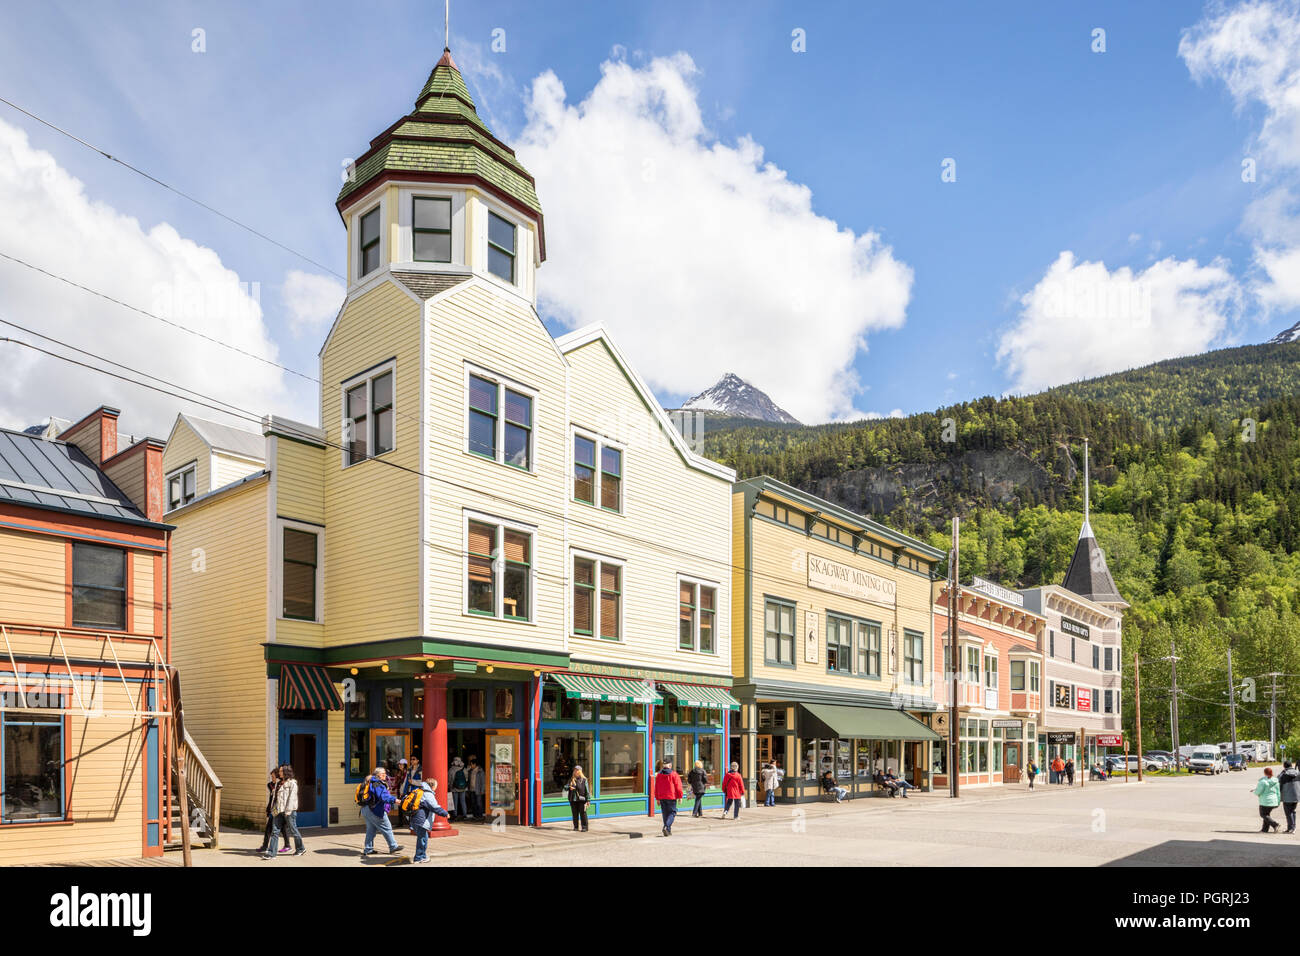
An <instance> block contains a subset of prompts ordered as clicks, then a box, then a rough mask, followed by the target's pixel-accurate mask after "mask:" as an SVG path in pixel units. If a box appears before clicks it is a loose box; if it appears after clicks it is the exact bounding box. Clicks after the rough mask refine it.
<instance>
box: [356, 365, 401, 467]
mask: <svg viewBox="0 0 1300 956" xmlns="http://www.w3.org/2000/svg"><path fill="white" fill-rule="evenodd" d="M395 364H396V363H395V362H393V361H391V360H390V361H388V362H385V363H384V364H383V365H380V366H377V367H376V368H373V369H371V370H369V371H367V372H362V373H361V374H360V375H358V376H356V377H354V378H351V379H349V380H348V381H346V382H344V383H343V467H344V468H346V467H348V466H349V465H355V464H357V463H358V462H361V461H365V460H366V459H367V458H378V457H379V456H380V455H383V454H386V453H387V452H390V451H392V450H393V448H394V446H395V440H396V431H395V427H394V420H393V408H394V406H395V404H396V396H395V392H394V379H395V376H396V369H395Z"/></svg>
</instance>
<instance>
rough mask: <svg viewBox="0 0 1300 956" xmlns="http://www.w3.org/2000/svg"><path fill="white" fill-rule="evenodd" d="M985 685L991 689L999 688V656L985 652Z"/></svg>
mask: <svg viewBox="0 0 1300 956" xmlns="http://www.w3.org/2000/svg"><path fill="white" fill-rule="evenodd" d="M984 686H985V687H986V688H988V689H989V690H997V689H998V656H997V655H996V654H992V653H990V652H988V651H985V652H984Z"/></svg>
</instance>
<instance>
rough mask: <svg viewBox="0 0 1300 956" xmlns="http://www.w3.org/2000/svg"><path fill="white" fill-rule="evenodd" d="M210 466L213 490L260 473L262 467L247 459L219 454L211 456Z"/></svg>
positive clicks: (260, 464)
mask: <svg viewBox="0 0 1300 956" xmlns="http://www.w3.org/2000/svg"><path fill="white" fill-rule="evenodd" d="M212 465H213V473H212V487H213V488H222V487H224V486H226V485H228V484H230V483H231V482H232V481H238V480H239V479H240V478H243V477H245V476H247V475H251V474H253V473H255V472H259V471H261V470H262V467H263V466H262V463H261V462H254V461H249V460H248V459H247V458H237V457H235V456H234V455H224V454H222V453H221V452H216V453H214V454H213V456H212ZM200 494H202V492H200Z"/></svg>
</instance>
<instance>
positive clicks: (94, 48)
mask: <svg viewBox="0 0 1300 956" xmlns="http://www.w3.org/2000/svg"><path fill="white" fill-rule="evenodd" d="M372 9H373V12H374V14H375V15H368V16H361V15H359V14H358V8H357V7H356V5H355V4H347V5H344V4H341V3H333V2H328V0H314V2H310V3H309V2H291V0H281V2H277V3H275V4H254V3H239V2H222V3H215V2H193V3H185V2H173V3H169V4H166V5H157V4H146V3H142V2H127V0H117V2H94V3H92V2H88V0H87V2H79V3H78V2H54V0H51V2H46V3H42V4H38V5H27V6H24V7H23V8H22V10H21V14H19V13H18V11H17V10H16V9H15V8H12V7H10V8H6V9H4V10H3V11H0V97H2V98H3V99H5V100H8V101H10V102H11V103H13V104H16V105H17V106H18V107H21V108H22V109H23V110H27V111H29V112H30V113H33V114H36V115H38V116H40V117H42V118H43V119H45V120H46V121H48V122H49V123H51V124H54V125H55V126H58V127H60V128H62V129H63V130H65V131H66V132H68V133H70V134H73V135H75V136H76V137H78V138H79V139H81V140H83V141H85V143H89V144H92V145H93V146H94V147H95V149H90V148H87V147H86V146H85V145H81V144H78V143H77V142H75V141H73V140H72V139H70V138H68V137H67V136H64V135H62V134H60V133H58V132H55V131H54V130H51V129H50V128H48V127H46V126H43V125H42V124H41V123H39V122H37V121H36V120H34V119H32V118H31V117H29V116H27V115H24V114H23V113H22V112H19V111H18V110H15V109H13V108H12V107H10V106H8V105H5V104H3V103H0V208H3V209H4V210H5V214H4V215H3V216H0V321H3V322H7V323H12V325H9V326H0V336H7V337H11V338H17V339H22V340H23V341H26V342H28V343H31V344H34V345H39V346H40V347H41V348H44V349H47V350H48V351H52V352H56V353H59V354H62V355H64V356H69V357H75V358H77V359H78V360H79V361H83V362H86V363H88V364H94V365H96V366H97V367H100V368H107V369H108V370H109V371H110V372H112V371H116V372H118V373H119V374H122V375H125V376H127V377H130V378H137V379H138V378H139V377H140V374H141V373H143V374H145V375H148V376H153V378H152V379H149V381H150V382H151V383H152V384H153V385H154V386H155V389H153V390H150V389H146V388H142V387H141V386H139V385H137V384H132V383H129V382H126V381H123V380H122V379H121V378H114V377H112V375H110V374H105V373H103V372H91V371H89V370H87V369H86V368H84V367H82V366H78V365H73V364H71V363H69V362H66V361H61V360H59V359H54V358H51V357H50V356H48V355H45V354H42V353H40V352H37V351H34V350H32V349H30V348H25V347H23V346H19V345H15V344H13V343H12V342H0V357H2V358H0V360H3V361H4V363H5V367H6V369H7V371H8V374H7V375H5V376H2V377H0V424H5V425H10V426H21V425H25V424H30V423H32V422H36V421H39V420H43V419H44V418H46V417H48V416H50V415H56V416H60V417H65V418H75V417H79V416H80V415H81V414H84V413H85V412H86V411H89V410H90V409H92V408H94V407H96V406H98V405H99V404H101V403H107V404H110V405H115V406H116V407H120V408H122V410H123V421H122V427H123V430H124V431H127V432H132V433H135V434H143V433H147V434H151V435H156V436H158V437H165V436H166V433H167V429H168V428H169V426H170V422H171V420H172V419H173V418H174V416H175V413H176V411H177V410H178V408H179V407H180V406H181V403H180V402H179V401H178V400H177V399H176V398H175V397H174V396H172V395H169V394H167V392H170V391H176V390H178V389H185V390H190V391H191V392H192V393H193V394H194V399H195V404H193V405H190V406H188V407H189V408H190V410H192V411H195V412H197V413H199V414H205V415H207V416H208V417H218V418H221V417H224V416H223V415H221V414H218V413H217V410H216V409H213V408H211V407H210V406H211V405H212V404H217V405H219V406H222V408H224V409H225V411H227V412H229V411H230V410H231V408H232V407H233V408H234V409H237V410H238V411H237V412H236V420H238V418H239V417H240V416H242V417H243V419H244V420H245V423H247V419H248V418H249V417H250V416H260V415H262V414H265V413H268V412H273V413H275V414H280V415H285V416H289V417H293V418H298V419H301V420H305V421H309V422H315V421H316V420H317V415H318V413H317V385H316V383H315V381H314V378H315V375H316V372H317V352H318V349H319V347H320V344H321V342H322V341H323V337H324V334H325V332H326V331H327V329H328V326H329V323H330V321H331V320H332V318H333V316H334V313H335V311H336V310H337V307H338V305H339V303H340V301H341V298H342V294H343V287H342V284H341V282H340V280H339V279H338V274H339V273H342V272H343V271H344V261H345V248H344V234H343V228H342V224H341V222H340V220H339V217H338V214H337V212H336V211H335V209H334V205H333V204H334V199H335V197H336V195H337V192H338V188H339V185H340V182H341V174H342V170H343V169H344V168H345V166H346V164H347V162H348V161H349V160H350V159H351V158H353V157H355V156H357V155H359V154H360V153H362V152H363V151H364V150H365V148H366V146H367V144H368V142H369V140H370V139H371V138H372V137H373V136H375V135H377V134H378V133H380V132H381V131H382V130H384V129H385V128H387V127H388V126H389V125H390V124H392V123H393V122H394V121H396V120H397V119H398V118H400V117H401V116H402V115H404V114H405V113H406V112H409V110H410V109H411V107H412V105H413V101H414V98H415V95H416V93H418V91H419V90H420V88H421V86H422V85H423V83H424V80H425V79H426V77H427V75H428V72H429V70H430V69H431V68H432V65H433V63H434V62H436V60H437V58H438V56H439V54H440V51H441V47H442V43H443V4H442V3H441V2H437V0H433V2H430V0H422V2H397V0H394V2H378V3H376V4H374V5H373V8H372ZM451 47H452V50H453V55H454V56H455V58H456V61H457V63H458V64H459V66H460V68H461V69H462V71H463V73H464V75H465V79H466V82H467V84H468V86H469V89H470V91H471V93H472V94H473V96H474V98H475V101H476V103H477V105H478V109H479V112H480V114H481V115H482V116H483V117H484V118H485V120H486V121H487V122H488V124H489V125H490V126H491V128H492V129H493V130H494V132H495V133H496V135H497V136H498V137H499V138H501V139H503V140H504V141H506V142H508V143H510V144H511V145H512V146H514V148H515V149H516V150H517V152H518V154H519V156H520V158H521V160H522V161H523V162H524V164H525V165H526V166H527V168H528V169H529V170H530V171H531V172H532V173H533V175H534V176H535V177H536V180H537V192H538V195H539V197H540V199H541V202H542V206H543V210H544V212H545V215H546V230H547V255H548V258H547V261H546V262H545V263H544V264H543V266H542V268H541V270H540V272H539V274H538V289H539V311H540V313H541V315H542V318H543V319H544V321H545V322H546V323H547V326H548V327H549V328H550V329H551V330H552V332H553V333H555V334H557V335H558V334H562V333H563V332H565V331H567V330H569V329H571V328H574V327H578V326H581V325H585V324H588V323H590V322H595V321H600V322H603V323H604V324H605V325H606V326H607V327H608V328H609V329H610V331H611V333H612V334H613V336H614V337H615V339H616V340H617V341H618V342H619V344H620V346H621V347H622V349H623V351H624V352H625V353H626V354H627V355H628V356H629V358H630V359H631V361H632V362H633V363H634V364H635V365H636V366H637V368H638V370H639V371H640V372H641V374H642V376H643V377H644V378H645V379H646V380H647V381H648V382H649V383H650V385H651V386H652V387H653V388H654V389H655V391H656V393H657V395H658V396H659V398H660V400H661V401H662V402H663V403H664V404H665V405H666V406H668V407H673V406H675V405H677V404H679V403H680V402H681V401H682V400H684V399H685V398H688V397H690V396H691V395H692V394H694V393H696V392H699V391H702V390H704V389H705V388H707V387H708V386H709V385H711V384H713V382H715V381H716V380H717V379H718V378H720V377H721V376H722V375H723V374H724V373H726V372H735V373H737V374H739V375H741V376H742V377H743V378H746V379H747V380H749V381H750V382H751V383H752V384H754V385H756V386H758V387H759V388H761V389H763V390H765V391H766V392H767V393H768V394H769V395H771V397H772V398H773V399H774V400H775V401H776V402H777V403H778V404H779V405H781V406H783V407H784V408H786V409H787V410H789V411H790V412H792V413H793V414H794V415H796V416H797V417H798V418H800V419H801V420H803V421H805V422H809V423H814V422H824V421H831V420H845V419H854V418H863V417H877V416H888V415H891V414H892V415H898V414H908V413H912V412H917V411H925V410H931V409H934V408H936V407H939V406H941V405H944V404H947V403H951V402H956V401H961V400H964V399H971V398H976V397H980V396H983V395H1002V394H1008V393H1024V392H1033V391H1037V390H1040V389H1043V388H1047V387H1050V386H1053V385H1058V384H1062V383H1065V382H1068V381H1073V380H1077V379H1080V378H1086V377H1091V376H1095V375H1100V374H1105V373H1107V372H1112V371H1118V370H1121V369H1124V368H1130V367H1135V366H1138V365H1142V364H1146V363H1148V362H1152V361H1158V360H1160V359H1163V358H1170V357H1173V356H1177V355H1186V354H1193V353H1196V352H1201V351H1205V350H1207V349H1211V348H1220V347H1225V346H1231V345H1239V344H1249V343H1255V342H1260V341H1263V340H1265V339H1267V338H1269V337H1271V336H1272V335H1273V334H1275V333H1277V332H1278V331H1280V330H1282V329H1284V328H1287V327H1288V326H1290V325H1292V324H1294V323H1295V322H1296V321H1297V320H1300V204H1298V200H1297V196H1300V8H1298V7H1297V2H1295V0H1267V2H1265V0H1256V2H1250V3H1227V4H1220V3H1211V4H1208V5H1207V4H1205V3H1199V2H1196V3H1192V2H1187V3H1184V2H1175V0H1166V2H1162V3H1159V4H1155V3H1146V4H1132V3H1127V2H1118V3H1106V2H1098V3H1091V4H1086V5H1083V4H1075V5H1068V6H1066V5H1059V4H1043V3H1041V2H1025V3H996V4H970V3H968V2H964V0H955V2H951V3H916V4H884V3H880V4H868V3H860V2H859V3H821V4H817V5H808V4H798V3H776V2H750V3H747V4H745V5H743V7H742V6H740V5H735V4H722V3H700V2H682V3H678V2H657V3H654V4H648V3H631V2H628V3H619V4H610V3H597V2H537V0H534V2H532V3H515V2H495V0H480V2H478V3H475V4H468V3H463V2H457V0H452V4H451ZM96 150H99V151H102V152H103V153H108V154H110V155H111V156H114V157H118V158H119V159H120V160H122V161H123V162H125V163H129V164H131V165H133V166H136V167H138V168H139V169H141V170H143V171H145V172H147V173H148V174H149V175H150V176H152V177H154V179H156V180H160V181H161V182H163V183H165V184H167V185H168V186H170V187H172V189H168V188H164V187H163V186H161V185H159V184H158V183H157V182H154V181H151V180H150V179H148V178H145V177H144V176H141V175H138V174H137V173H135V172H132V171H131V170H129V169H127V168H125V167H124V166H122V165H120V164H119V163H116V162H113V161H111V160H109V159H106V158H105V157H104V156H103V155H102V154H101V152H99V151H96ZM173 190H174V191H173ZM178 192H179V193H184V194H186V195H188V196H190V197H193V198H195V199H198V200H200V201H201V202H202V203H203V204H205V206H206V207H209V208H204V207H203V206H200V205H197V204H195V203H193V202H190V201H188V200H187V199H185V198H182V196H180V195H178ZM227 217H228V218H227ZM230 219H234V220H237V221H238V222H240V223H243V224H244V225H245V226H247V227H248V229H245V228H242V227H241V226H239V225H236V224H234V223H232V222H231V221H230ZM250 230H254V231H256V232H257V233H261V234H262V236H263V237H266V238H262V237H259V236H258V235H254V234H253V232H252V231H250ZM272 240H273V241H272ZM14 259H19V260H22V261H23V262H25V263H27V264H26V265H23V264H20V263H18V262H15V261H14ZM33 267H34V268H33ZM37 270H44V271H43V272H42V271H37ZM51 274H52V275H51ZM54 276H58V277H61V278H55V277H54ZM65 280H66V281H65ZM72 283H75V285H73V284H72ZM77 286H81V287H84V288H78V287H77ZM87 290H93V291H87ZM95 293H98V295H97V294H95ZM106 297H107V298H106ZM110 299H111V300H117V301H110ZM139 310H143V311H144V312H149V313H152V314H153V316H160V317H161V319H163V320H166V321H165V322H164V321H162V320H160V319H159V318H154V317H152V316H149V315H144V314H142V313H141V311H139ZM168 323H170V324H168ZM14 326H17V328H15V327H14ZM41 335H44V336H47V337H49V338H40V336H41ZM51 338H52V339H54V340H58V341H60V342H63V343H68V344H71V345H74V346H76V347H77V348H80V349H82V350H84V351H83V353H72V352H70V351H69V350H68V349H67V348H66V347H65V346H64V345H59V344H56V343H55V342H52V341H51ZM92 356H93V358H92ZM113 362H116V363H120V366H125V367H126V368H125V369H124V368H122V367H120V366H113V365H111V364H107V363H113ZM126 369H129V370H130V371H127V370H126ZM213 399H215V402H213V401H212V400H213ZM226 420H231V419H226Z"/></svg>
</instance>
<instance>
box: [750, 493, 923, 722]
mask: <svg viewBox="0 0 1300 956" xmlns="http://www.w3.org/2000/svg"><path fill="white" fill-rule="evenodd" d="M751 527H752V534H753V542H754V543H753V572H754V579H753V588H754V591H753V605H752V607H751V608H750V609H749V614H750V626H751V628H752V631H751V634H752V654H753V660H752V662H751V666H752V673H753V675H754V677H755V678H757V679H759V680H768V681H780V682H783V683H807V684H817V685H819V686H821V687H833V688H835V689H837V690H840V691H848V692H852V691H883V692H890V691H895V690H896V691H898V692H899V693H904V694H911V695H915V696H918V697H920V696H929V694H930V683H931V677H932V673H931V672H932V671H933V670H934V662H933V659H932V658H933V653H934V642H933V640H932V637H931V635H932V627H931V613H930V594H931V582H930V579H929V577H927V576H922V575H919V574H915V573H912V572H910V571H904V570H901V569H894V568H892V567H891V566H890V565H889V564H887V563H885V562H883V561H879V560H876V559H874V558H870V557H865V556H862V555H854V554H853V553H852V552H850V551H849V550H847V549H845V548H840V547H837V546H835V545H833V544H830V543H828V542H825V541H822V540H820V539H818V538H814V537H810V536H807V535H804V534H802V533H801V532H799V531H797V530H794V529H791V528H788V527H786V526H784V525H778V524H775V523H773V522H770V521H763V520H760V519H754V520H753V521H752V523H751ZM809 554H814V555H818V556H819V557H822V558H826V559H827V560H831V561H837V562H839V563H841V564H847V565H849V566H851V567H854V568H859V569H861V570H864V571H867V572H869V573H871V574H874V575H877V576H878V577H883V578H886V579H889V580H893V581H895V582H896V583H897V593H896V599H897V605H896V606H895V607H888V606H884V605H878V604H874V603H872V602H869V601H863V600H858V599H856V598H852V597H845V596H842V595H839V594H834V593H831V592H829V591H823V590H820V589H817V588H811V587H809V586H808V574H807V555H809ZM742 586H743V585H742ZM765 596H771V597H777V598H784V599H786V600H787V601H796V602H798V612H797V614H796V618H795V641H794V657H795V662H796V666H795V667H793V668H790V667H782V666H772V665H768V664H765V663H764V661H763V658H764V650H763V633H764V620H763V614H764V597H765ZM809 610H811V611H814V612H816V614H817V618H818V620H817V627H818V634H817V645H818V654H817V663H815V664H812V663H806V662H805V661H804V648H803V635H804V632H805V627H806V625H805V616H804V615H805V612H806V611H809ZM828 612H829V613H837V614H843V615H848V616H851V617H854V618H858V619H865V620H869V621H875V622H878V623H879V624H880V629H881V657H882V661H881V669H882V670H883V671H884V674H883V676H882V677H881V678H880V679H873V678H866V677H859V676H857V675H856V674H839V673H828V672H827V670H826V615H827V613H828ZM891 628H892V629H894V630H895V631H897V638H896V650H897V665H896V670H897V671H898V672H901V671H902V669H903V631H904V629H905V628H906V629H909V630H914V631H919V632H920V633H921V634H922V635H924V638H923V641H922V646H923V647H924V654H925V659H924V667H923V673H924V678H925V680H924V684H923V685H921V686H917V685H910V684H905V683H903V682H902V680H901V676H899V675H898V674H891V673H890V665H889V631H890V629H891ZM853 666H854V668H855V669H856V667H857V662H856V660H855V661H854V665H853Z"/></svg>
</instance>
